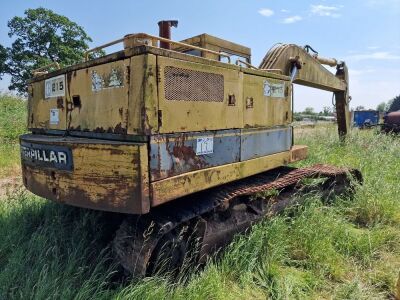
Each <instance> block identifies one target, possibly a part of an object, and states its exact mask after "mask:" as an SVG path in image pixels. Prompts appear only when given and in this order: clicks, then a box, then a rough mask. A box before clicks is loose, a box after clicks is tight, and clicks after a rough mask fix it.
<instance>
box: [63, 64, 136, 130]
mask: <svg viewBox="0 0 400 300" xmlns="http://www.w3.org/2000/svg"><path fill="white" fill-rule="evenodd" d="M129 66H130V59H124V60H119V61H115V62H110V63H108V64H103V65H99V66H94V67H91V68H85V69H81V70H78V71H73V72H72V73H70V74H68V77H69V78H70V79H69V80H68V81H70V83H68V84H67V87H68V89H69V93H70V98H69V102H70V103H72V107H73V109H72V111H71V113H70V115H71V116H70V121H69V119H68V123H69V125H70V126H69V128H73V129H75V130H76V129H77V128H78V129H79V130H82V131H84V130H89V131H97V132H109V133H114V132H115V131H116V128H117V131H118V130H120V131H121V130H126V129H127V120H128V114H129V112H128V91H129V77H128V76H129V74H128V72H129V71H128V67H129ZM117 72H118V73H119V75H118V76H120V77H119V78H114V81H120V80H121V81H122V82H121V85H115V86H109V82H108V80H107V79H108V78H109V77H110V76H113V74H114V77H116V74H117ZM94 76H96V77H97V78H98V79H99V80H100V79H101V80H104V86H103V87H100V88H99V89H97V90H94V88H93V83H94V82H93V77H94ZM115 79H117V80H115ZM73 97H79V99H80V102H81V107H79V106H76V105H74V103H73ZM116 133H117V132H116Z"/></svg>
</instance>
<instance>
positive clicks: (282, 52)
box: [259, 44, 347, 91]
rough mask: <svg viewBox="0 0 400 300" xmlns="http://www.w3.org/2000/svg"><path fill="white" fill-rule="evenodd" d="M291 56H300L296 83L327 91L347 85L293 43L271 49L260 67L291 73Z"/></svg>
mask: <svg viewBox="0 0 400 300" xmlns="http://www.w3.org/2000/svg"><path fill="white" fill-rule="evenodd" d="M290 57H299V59H300V60H301V62H302V66H301V70H300V72H299V73H298V75H297V77H296V78H295V80H294V83H298V84H301V85H305V86H309V87H314V88H318V89H322V90H326V91H344V90H346V88H347V86H346V83H345V82H343V81H342V80H341V79H340V78H337V77H335V76H334V75H333V74H332V73H331V72H329V71H328V70H327V69H326V68H324V67H323V66H322V65H321V64H320V63H319V62H318V61H317V60H316V59H315V58H314V57H312V56H311V55H310V54H308V53H307V52H306V51H305V50H304V49H303V48H301V47H299V46H297V45H293V44H281V45H278V46H276V47H274V48H273V49H272V50H270V51H269V52H268V53H267V54H266V55H265V57H264V59H263V61H262V62H261V64H260V66H259V68H260V69H281V70H282V71H283V74H290V72H291V67H292V62H291V61H290V59H289V58H290Z"/></svg>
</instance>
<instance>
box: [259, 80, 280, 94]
mask: <svg viewBox="0 0 400 300" xmlns="http://www.w3.org/2000/svg"><path fill="white" fill-rule="evenodd" d="M264 96H267V97H274V98H284V97H285V83H284V82H281V83H272V82H269V81H268V80H265V81H264Z"/></svg>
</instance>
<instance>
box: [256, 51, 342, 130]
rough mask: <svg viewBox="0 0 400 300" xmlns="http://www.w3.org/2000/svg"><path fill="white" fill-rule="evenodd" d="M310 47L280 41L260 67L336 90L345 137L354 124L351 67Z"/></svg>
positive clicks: (339, 119)
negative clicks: (350, 84) (349, 73)
mask: <svg viewBox="0 0 400 300" xmlns="http://www.w3.org/2000/svg"><path fill="white" fill-rule="evenodd" d="M305 48H306V49H310V48H311V47H309V46H306V47H305ZM306 49H304V48H302V47H299V46H297V45H294V44H277V45H276V46H274V47H273V48H272V49H271V50H270V51H268V53H267V54H266V55H265V57H264V59H263V60H262V62H261V63H260V66H259V68H260V69H266V70H281V71H282V73H283V74H284V75H288V76H290V77H291V78H292V82H293V83H296V84H299V85H304V86H308V87H312V88H317V89H321V90H325V91H330V92H333V93H334V95H335V106H336V114H337V122H338V131H339V135H340V137H344V136H346V134H347V133H348V132H349V126H350V116H349V105H348V103H349V88H348V84H349V78H348V70H347V66H346V64H345V63H344V62H342V61H340V62H338V61H337V60H336V59H334V58H324V57H320V56H318V53H316V52H315V54H314V55H311V54H310V53H308V52H307V51H306ZM311 49H312V48H311ZM323 65H329V66H331V67H336V74H333V73H331V72H330V71H329V70H328V69H326V68H325V67H324V66H323Z"/></svg>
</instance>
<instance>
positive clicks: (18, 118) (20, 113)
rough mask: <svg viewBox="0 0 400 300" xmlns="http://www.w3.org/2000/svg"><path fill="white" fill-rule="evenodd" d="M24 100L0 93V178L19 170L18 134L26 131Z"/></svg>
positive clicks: (16, 172) (14, 173)
mask: <svg viewBox="0 0 400 300" xmlns="http://www.w3.org/2000/svg"><path fill="white" fill-rule="evenodd" d="M26 118H27V117H26V101H25V100H23V99H20V98H18V97H16V96H13V95H10V94H2V93H0V178H2V177H6V176H10V175H11V174H12V175H16V174H18V172H19V161H18V159H19V146H18V136H19V135H20V134H22V133H24V132H25V131H26Z"/></svg>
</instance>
